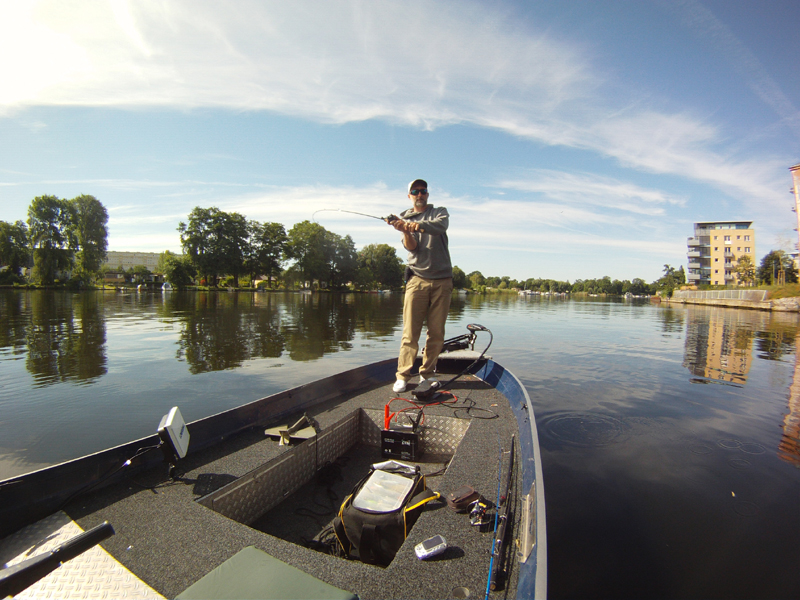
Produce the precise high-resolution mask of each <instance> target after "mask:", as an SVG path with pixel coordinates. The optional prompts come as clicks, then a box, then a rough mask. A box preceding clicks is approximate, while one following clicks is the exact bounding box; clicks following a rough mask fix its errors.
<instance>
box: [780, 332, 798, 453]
mask: <svg viewBox="0 0 800 600" xmlns="http://www.w3.org/2000/svg"><path fill="white" fill-rule="evenodd" d="M795 348H800V332H798V333H796V334H795ZM781 425H782V427H781V441H780V443H779V444H778V456H779V457H780V458H781V459H782V460H785V461H786V462H788V463H791V464H793V465H794V466H796V467H800V353H798V354H797V355H796V356H795V363H794V377H793V379H792V385H791V386H790V387H789V410H788V412H787V413H786V415H785V416H784V419H783V423H782V424H781Z"/></svg>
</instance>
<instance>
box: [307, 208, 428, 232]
mask: <svg viewBox="0 0 800 600" xmlns="http://www.w3.org/2000/svg"><path fill="white" fill-rule="evenodd" d="M319 212H343V213H350V214H351V215H360V216H362V217H369V218H370V219H378V220H379V221H383V222H385V223H388V224H389V225H391V224H392V223H394V222H395V221H397V220H400V221H404V220H405V219H401V218H400V217H398V216H397V215H389V216H388V217H376V216H375V215H368V214H367V213H362V212H356V211H354V210H345V209H343V208H320V209H319V210H317V211H314V214H313V215H311V220H312V221H314V222H315V223H316V220H315V219H314V217H315V216H316V214H317V213H319ZM418 231H421V232H422V233H425V230H424V229H422V228H421V227H420V228H419V230H418Z"/></svg>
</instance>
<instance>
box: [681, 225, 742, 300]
mask: <svg viewBox="0 0 800 600" xmlns="http://www.w3.org/2000/svg"><path fill="white" fill-rule="evenodd" d="M687 245H688V253H687V256H688V258H689V269H688V271H687V273H686V278H687V283H689V284H694V285H702V284H710V285H735V284H736V283H737V282H738V279H737V277H736V272H735V270H734V269H735V268H736V262H737V261H738V260H739V257H740V256H749V257H750V259H751V260H752V261H753V266H755V267H758V265H757V263H756V233H755V230H754V229H753V222H752V221H705V222H702V223H695V224H694V237H690V238H689V239H688V241H687Z"/></svg>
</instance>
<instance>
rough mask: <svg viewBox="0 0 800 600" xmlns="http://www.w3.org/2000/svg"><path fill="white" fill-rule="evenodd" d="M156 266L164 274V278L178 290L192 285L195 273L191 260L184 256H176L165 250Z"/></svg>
mask: <svg viewBox="0 0 800 600" xmlns="http://www.w3.org/2000/svg"><path fill="white" fill-rule="evenodd" d="M158 268H159V270H160V271H161V273H163V274H164V279H166V280H167V281H168V282H170V283H171V284H172V285H173V286H175V287H176V288H178V289H179V290H183V289H186V288H187V287H189V286H190V285H192V280H193V278H194V276H195V274H196V271H195V268H194V266H193V265H192V263H191V261H190V260H189V259H188V258H187V257H185V256H178V255H177V254H174V253H172V252H170V251H169V250H167V251H166V252H164V253H162V254H161V256H159V259H158Z"/></svg>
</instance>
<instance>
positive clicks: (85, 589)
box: [0, 512, 164, 600]
mask: <svg viewBox="0 0 800 600" xmlns="http://www.w3.org/2000/svg"><path fill="white" fill-rule="evenodd" d="M81 532H83V530H82V529H81V528H80V527H79V526H78V524H77V523H75V522H74V521H72V520H71V519H70V518H69V517H68V516H67V515H66V514H65V513H64V512H57V513H53V514H52V515H50V516H49V517H47V518H45V519H42V520H41V521H38V522H37V523H33V524H31V525H29V526H27V527H25V528H23V529H21V530H20V531H18V532H17V533H15V534H13V535H10V536H9V537H7V538H6V539H4V540H2V542H0V563H3V564H5V565H6V566H12V565H15V564H17V563H19V562H22V561H23V560H25V559H28V558H31V557H33V556H37V555H39V554H42V553H44V552H49V551H50V550H52V549H53V548H55V547H56V546H58V545H59V544H63V543H64V542H66V541H67V540H68V539H70V538H73V537H75V536H76V535H78V534H80V533H81ZM15 598H25V599H45V598H54V599H56V598H57V599H72V598H75V599H78V598H80V599H84V598H85V599H87V600H90V599H95V598H137V599H142V600H145V599H151V598H164V596H162V595H160V594H159V593H158V592H156V591H155V590H154V589H153V588H151V587H150V586H148V585H147V584H146V583H144V582H143V581H141V580H140V579H138V578H137V577H136V576H135V575H134V574H133V573H131V572H130V571H128V569H126V568H125V567H123V566H122V565H121V564H119V563H118V562H117V561H116V560H115V559H114V558H113V557H112V556H111V555H110V554H108V553H107V552H106V551H105V550H103V549H102V548H101V547H100V546H95V547H93V548H91V549H90V550H87V551H86V552H84V553H83V554H81V555H80V556H77V557H75V558H73V559H72V560H70V561H67V562H65V563H64V564H63V565H61V567H59V568H58V569H56V570H55V571H53V572H52V573H50V574H49V575H47V577H44V578H43V579H40V580H39V581H38V582H36V583H35V584H33V585H32V586H30V587H29V588H27V589H26V590H24V591H22V592H21V593H19V594H17V595H16V596H15Z"/></svg>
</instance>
